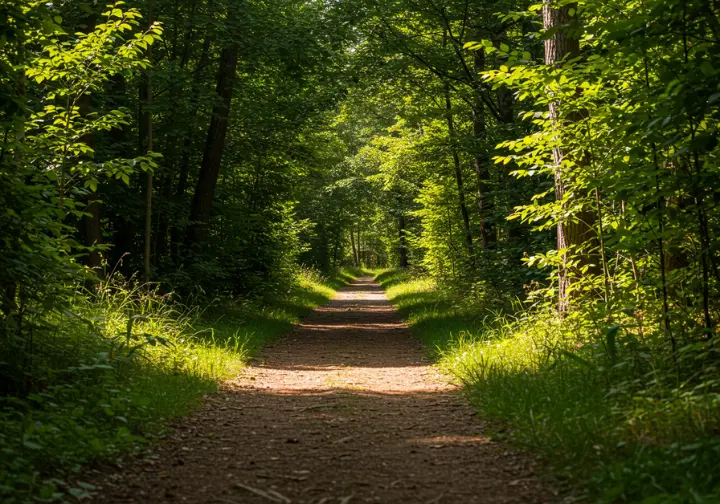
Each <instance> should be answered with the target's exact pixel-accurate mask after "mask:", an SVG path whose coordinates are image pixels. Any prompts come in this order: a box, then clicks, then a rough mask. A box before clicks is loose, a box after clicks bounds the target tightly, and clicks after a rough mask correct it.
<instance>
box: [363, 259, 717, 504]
mask: <svg viewBox="0 0 720 504" xmlns="http://www.w3.org/2000/svg"><path fill="white" fill-rule="evenodd" d="M377 278H378V280H379V281H380V282H381V284H383V285H384V286H385V288H386V289H387V293H388V297H389V298H390V299H391V301H392V302H393V303H394V304H395V305H396V306H397V307H398V309H399V310H400V311H401V312H402V313H403V314H404V315H405V317H407V319H408V321H409V323H410V324H411V326H412V328H413V329H414V331H415V332H416V334H417V335H418V336H419V337H420V338H422V339H423V340H424V341H425V342H426V343H427V344H428V346H429V347H430V348H431V349H432V352H433V353H434V356H435V357H436V359H437V360H438V363H439V365H440V366H441V367H442V368H443V369H444V370H445V371H447V372H448V373H452V374H453V375H454V376H456V377H457V378H458V379H459V380H461V381H462V383H463V384H464V385H465V390H466V392H467V394H468V396H469V398H470V399H471V401H472V402H473V404H474V405H475V406H476V407H477V408H478V411H479V412H480V413H481V414H483V415H485V416H488V417H490V418H493V419H496V420H499V421H500V422H501V424H502V425H504V426H506V428H504V429H502V430H499V431H498V433H497V435H498V436H500V437H504V436H509V437H510V438H511V440H512V441H514V442H515V443H518V444H520V445H522V446H523V447H526V448H530V449H532V450H533V451H535V452H537V453H539V454H541V455H542V456H544V458H545V459H546V460H547V461H548V462H550V463H552V464H553V466H554V469H555V472H556V473H557V474H558V475H559V476H560V477H566V478H568V479H569V480H570V481H571V482H573V483H575V484H577V487H578V490H577V495H576V496H577V497H578V498H582V500H584V501H600V502H643V503H674V502H678V503H680V502H683V503H684V502H708V503H709V502H720V472H719V471H718V469H717V468H718V467H720V380H718V378H717V376H718V366H717V365H716V362H717V355H716V353H717V352H716V351H713V350H709V349H708V348H712V347H707V346H703V347H702V348H688V349H686V351H685V352H686V353H685V354H684V355H685V357H683V354H681V357H680V359H681V360H686V361H687V362H675V361H673V360H672V359H670V358H668V357H666V356H664V355H663V354H662V353H661V352H660V351H658V350H657V348H656V347H655V346H654V345H653V341H652V337H648V338H644V339H643V338H640V337H637V334H636V332H634V331H631V330H626V329H625V328H623V327H622V326H621V325H616V326H613V327H611V328H602V329H601V330H599V329H598V328H597V327H596V326H595V325H593V324H592V323H590V322H588V321H587V320H572V319H566V320H562V321H561V320H559V319H558V318H557V317H555V316H554V315H553V314H548V313H521V314H519V315H518V316H517V317H507V316H500V315H498V314H493V313H487V312H483V311H482V309H481V308H478V307H472V306H471V305H467V304H463V303H458V302H457V300H456V299H452V298H451V297H449V296H448V295H447V294H445V293H443V292H441V291H440V290H439V289H437V288H436V287H435V286H434V284H433V283H432V282H431V281H428V280H424V279H414V278H411V277H410V276H408V275H407V274H403V273H398V272H394V271H385V272H380V273H379V274H378V276H377ZM628 325H629V322H628ZM701 359H703V360H702V362H700V360H701ZM713 359H714V360H713ZM690 361H692V362H690ZM685 367H687V368H688V369H693V370H696V372H685V371H683V369H684V368H685Z"/></svg>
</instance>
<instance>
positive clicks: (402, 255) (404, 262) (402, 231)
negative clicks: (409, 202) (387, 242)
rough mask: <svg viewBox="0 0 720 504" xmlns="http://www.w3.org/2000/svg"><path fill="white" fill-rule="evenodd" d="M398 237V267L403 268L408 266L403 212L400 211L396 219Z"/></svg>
mask: <svg viewBox="0 0 720 504" xmlns="http://www.w3.org/2000/svg"><path fill="white" fill-rule="evenodd" d="M398 228H399V234H400V236H399V238H400V267H401V268H402V269H405V268H407V267H408V266H409V263H408V250H407V236H406V232H407V229H406V225H405V214H403V213H401V214H400V218H399V219H398Z"/></svg>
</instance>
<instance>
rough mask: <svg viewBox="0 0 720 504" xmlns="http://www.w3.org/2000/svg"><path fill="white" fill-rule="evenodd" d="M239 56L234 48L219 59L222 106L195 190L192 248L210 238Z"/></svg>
mask: <svg viewBox="0 0 720 504" xmlns="http://www.w3.org/2000/svg"><path fill="white" fill-rule="evenodd" d="M238 52H239V47H238V46H237V44H231V45H229V46H227V47H226V48H225V49H223V51H222V55H221V57H220V69H219V71H218V77H217V94H218V96H219V98H220V102H219V103H218V104H217V105H215V107H213V113H212V119H211V120H210V128H209V129H208V135H207V143H206V145H205V153H204V155H203V162H202V166H201V167H200V177H199V179H198V183H197V186H196V187H195V197H194V198H193V205H192V211H191V213H190V221H191V223H190V230H189V233H188V243H189V244H190V245H192V244H194V243H198V242H200V241H202V240H204V239H205V238H206V237H207V234H208V221H209V220H210V216H211V214H212V203H213V197H214V196H215V186H216V185H217V181H218V177H219V175H220V165H221V162H222V155H223V150H224V149H225V137H226V136H227V129H228V120H229V116H230V105H231V102H232V95H233V87H234V84H235V71H236V69H237V62H238Z"/></svg>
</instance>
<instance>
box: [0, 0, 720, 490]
mask: <svg viewBox="0 0 720 504" xmlns="http://www.w3.org/2000/svg"><path fill="white" fill-rule="evenodd" d="M719 124H720V7H718V5H717V3H715V2H710V1H703V0H646V1H616V0H610V1H608V0H602V1H600V0H586V1H584V2H577V1H565V0H560V1H549V0H548V1H546V2H543V3H534V2H529V1H523V0H492V1H479V0H353V1H331V0H172V1H170V0H128V1H126V2H115V3H111V4H110V5H104V2H98V1H94V0H73V1H69V0H58V1H52V2H46V1H36V0H30V1H28V0H4V1H3V2H2V5H0V139H1V142H2V146H1V148H0V380H1V382H2V384H1V385H0V394H2V395H3V396H4V397H5V398H10V397H14V398H28V397H30V396H32V394H35V393H38V392H39V391H41V390H45V389H46V388H47V387H48V386H50V385H52V386H55V385H57V384H58V383H73V382H74V380H75V379H76V378H75V374H74V371H73V372H72V373H70V372H67V369H69V367H72V366H75V365H76V364H77V363H73V362H72V358H71V355H72V354H73V352H75V350H73V348H75V347H73V346H69V347H67V348H60V349H57V348H56V347H55V346H54V345H55V344H54V343H52V341H54V340H53V339H52V338H53V334H55V333H56V332H57V327H59V326H62V325H63V324H67V323H70V322H68V321H71V322H72V324H77V325H78V327H86V326H87V327H90V329H89V331H90V333H92V334H95V331H96V330H97V328H96V325H97V323H98V321H97V320H95V319H94V318H93V313H92V312H93V308H91V307H92V306H94V305H93V303H95V302H96V301H97V299H98V297H102V296H103V292H106V290H105V289H107V288H108V286H109V285H113V282H121V283H123V285H126V286H128V288H129V289H138V290H137V291H133V292H140V293H142V296H149V294H148V292H152V293H153V294H152V295H153V296H160V297H162V296H170V295H171V294H170V293H172V296H175V297H176V299H179V300H182V303H183V306H185V305H187V306H200V305H206V304H208V303H210V302H211V301H213V300H218V299H221V300H223V302H224V303H230V304H232V303H235V304H243V303H257V305H258V306H263V303H266V302H268V301H269V300H272V299H275V298H279V297H281V296H283V295H285V294H286V293H288V292H289V291H290V290H291V289H292V288H293V286H296V285H298V282H300V281H301V280H299V279H301V278H303V275H306V274H308V273H307V272H308V270H315V271H318V272H320V273H321V274H323V275H326V276H328V275H333V274H334V273H336V272H337V271H338V270H340V268H343V267H357V268H362V267H364V268H372V269H379V268H397V269H401V270H403V271H404V272H405V273H403V275H404V276H401V277H400V278H402V279H404V280H403V281H408V282H410V283H412V282H413V281H419V280H417V279H422V282H426V283H424V284H423V286H422V288H421V290H423V289H425V290H427V291H432V292H433V296H436V297H435V298H433V299H434V301H433V302H434V303H435V302H437V303H441V304H439V305H437V306H441V305H442V306H447V310H448V313H450V312H451V311H452V312H453V313H455V314H457V313H461V314H462V316H463V317H466V318H467V319H468V320H471V324H470V326H468V327H467V328H465V329H467V331H465V329H463V331H465V332H462V333H460V334H457V333H455V334H454V335H451V336H449V340H448V341H447V342H446V344H447V347H444V350H445V351H447V352H453V351H455V352H456V353H457V355H466V354H467V353H468V352H470V354H472V355H474V357H473V359H475V360H473V362H472V364H468V366H471V367H472V366H475V367H473V369H481V371H477V372H476V373H475V374H473V372H469V371H468V372H467V373H466V374H463V373H465V371H462V370H460V371H457V370H456V371H457V372H458V373H459V374H460V375H462V376H461V377H462V379H463V380H465V381H466V382H467V383H469V384H470V386H474V385H473V384H476V382H484V383H486V384H492V386H493V387H502V386H504V385H502V383H510V382H509V381H508V380H509V378H508V377H509V376H510V375H512V376H515V375H516V374H517V373H518V372H520V371H518V370H522V373H521V374H523V373H524V374H523V376H526V377H528V376H530V377H532V379H534V380H538V381H537V383H541V382H542V383H547V382H543V381H542V380H551V381H552V380H554V379H555V378H548V376H550V377H554V376H555V375H553V373H556V372H562V369H563V366H568V367H571V368H572V369H573V370H574V371H568V373H570V374H569V376H575V378H577V377H578V376H581V377H584V378H581V379H580V378H577V379H580V380H581V381H582V380H584V379H587V380H588V383H591V384H593V386H594V387H596V389H597V390H598V391H599V392H598V394H599V395H598V397H602V398H603V399H597V400H598V401H606V402H603V404H605V405H606V407H607V409H606V410H605V413H607V415H608V417H611V418H612V419H611V420H607V422H608V425H610V426H611V428H613V429H614V428H615V426H619V425H623V426H624V427H622V428H621V427H617V428H618V429H620V430H622V434H618V437H617V438H612V439H613V442H617V443H626V444H632V443H634V442H640V444H642V443H643V442H644V441H642V440H644V439H646V438H649V439H654V440H655V441H656V442H657V443H654V442H651V443H649V444H650V445H654V446H656V447H657V449H658V450H661V448H659V447H661V446H662V447H668V446H669V448H667V450H668V452H667V453H665V452H663V454H662V455H659V457H660V458H662V457H670V458H672V459H673V460H675V461H678V460H680V461H682V463H680V462H677V464H680V466H681V470H679V474H682V475H685V476H687V475H688V474H696V476H692V477H690V476H687V478H689V480H692V483H687V481H686V480H687V478H685V476H679V478H680V479H679V480H673V482H669V483H668V488H664V489H663V491H664V492H666V495H671V494H672V495H678V496H681V497H678V498H679V499H681V500H679V502H680V501H683V502H684V500H682V499H684V498H685V497H686V496H687V495H690V494H693V495H695V493H697V495H709V496H715V497H717V496H718V495H719V494H718V492H719V490H718V488H720V486H718V485H720V482H719V481H718V479H717V475H714V476H710V475H709V472H708V470H707V468H708V467H712V466H713V464H714V463H715V462H718V461H719V460H720V459H718V456H717V453H716V452H717V450H718V446H719V445H718V440H717V433H718V430H717V429H718V428H719V426H720V388H719V387H720V382H718V379H717V371H718V367H717V362H718V358H719V355H718V351H717V345H718V341H719V340H718V332H717V331H718V327H717V326H718V322H719V321H720V302H719V300H720V253H719V251H720V242H719V241H718V240H719V239H720V218H719V217H718V216H719V215H720V213H719V212H718V205H719V204H720V179H719V178H718V177H719V175H720V173H719V172H720V160H719V156H720V146H719V145H718V126H719ZM410 279H414V280H410ZM398 281H399V280H398ZM408 285H409V284H408ZM391 287H392V286H391ZM416 287H417V285H416ZM148 289H150V290H148ZM138 295H140V294H138ZM79 298H82V299H83V301H82V303H86V304H84V305H83V306H84V307H85V308H82V309H80V308H79V307H78V303H79V301H78V300H79ZM103 299H104V298H103ZM148 299H150V298H148ZM178 302H180V301H178ZM433 306H435V305H433ZM135 315H136V314H132V316H135ZM130 320H136V319H132V318H131V319H130ZM481 320H482V321H483V323H482V324H480V322H479V321H481ZM137 321H138V323H140V322H143V321H144V319H142V320H141V319H137ZM133 323H134V322H130V323H129V325H128V327H129V329H128V330H127V335H128V341H129V340H130V336H131V334H132V324H133ZM504 324H509V325H507V326H505V327H511V329H508V331H507V332H506V333H503V334H505V336H507V341H510V343H508V345H509V347H511V346H512V345H515V344H517V345H521V343H519V342H517V341H515V340H513V338H514V337H515V336H517V335H519V334H521V333H522V334H531V335H532V334H534V335H535V336H533V338H535V339H533V340H532V341H529V340H528V341H526V342H525V343H526V344H527V345H529V346H528V347H527V348H529V349H530V350H528V351H529V353H530V354H532V355H537V356H538V358H537V360H532V362H525V361H522V362H520V361H517V362H516V361H513V358H512V357H508V356H507V355H504V354H502V355H500V357H498V358H499V362H505V363H509V364H507V367H505V368H503V367H502V366H501V365H498V367H493V366H492V365H489V364H488V365H487V366H485V367H483V365H480V364H478V363H482V362H484V363H485V364H487V361H485V360H484V359H486V358H487V359H490V358H491V357H487V356H484V357H481V356H480V354H481V353H482V351H481V345H482V344H485V343H486V342H487V341H489V340H490V339H492V338H494V337H495V336H492V337H491V336H488V334H491V333H492V334H497V331H498V329H497V327H500V326H503V325H504ZM78 327H75V326H73V329H72V331H79V330H80V329H78ZM85 330H86V329H82V331H85ZM493 331H495V332H493ZM500 332H502V331H500ZM466 333H467V334H466ZM98 337H99V336H98ZM513 341H515V343H513ZM146 343H147V344H150V345H154V346H158V345H159V346H160V347H162V346H164V345H165V342H164V341H163V336H162V335H160V336H159V339H158V337H155V336H153V337H151V338H150V339H149V340H147V342H146ZM103 344H104V343H103ZM523 344H524V343H523ZM93 345H95V343H93ZM101 346H102V345H101ZM518 348H520V347H518ZM522 348H526V347H522ZM96 350H98V348H96V347H95V346H92V351H91V352H90V353H92V354H93V355H96V354H97V353H98V352H97V351H96ZM503 351H504V350H502V351H500V350H498V352H500V353H502V352H503ZM522 351H523V352H524V351H525V350H522ZM54 352H55V353H56V354H60V353H62V355H63V357H62V359H56V360H54V358H51V357H49V355H51V354H53V353H54ZM462 352H465V353H464V354H463V353H462ZM473 352H476V354H473ZM518 352H520V350H518ZM100 353H105V354H107V355H106V356H105V357H103V359H105V360H102V362H101V361H97V362H95V364H94V365H98V366H107V369H106V371H108V373H110V372H112V369H119V368H121V367H122V366H124V365H125V364H122V363H119V362H114V361H113V360H112V358H110V357H108V355H111V354H112V352H111V353H109V354H108V353H107V352H105V351H103V352H100ZM45 354H47V355H45ZM88 355H89V354H88ZM453 355H455V354H453ZM483 355H485V354H483ZM88 358H89V357H88ZM93 358H95V357H93ZM468 358H469V357H468ZM108 359H109V360H108ZM468 362H469V361H468ZM478 366H479V368H478ZM50 368H52V369H50ZM97 369H104V368H102V367H101V368H97ZM465 369H466V370H467V369H468V368H465ZM514 373H515V374H514ZM573 373H575V374H573ZM527 379H528V380H530V378H527ZM558 380H559V379H558ZM486 386H490V385H486ZM478 387H480V388H477V389H475V390H476V392H477V394H478V397H481V398H480V399H478V401H479V403H478V404H481V405H482V407H486V408H489V406H488V405H492V404H494V403H492V401H493V400H497V401H500V399H498V398H497V397H496V398H495V399H493V398H492V397H491V396H492V394H490V393H489V392H487V391H486V390H485V389H483V388H482V387H481V386H480V385H478ZM518 387H519V389H518V390H520V389H522V390H525V389H526V388H527V387H525V388H523V387H524V386H523V387H520V385H518ZM528 387H529V386H528ZM538 387H539V388H538V389H537V390H536V389H533V388H532V387H529V388H527V389H528V390H531V391H534V392H533V393H537V394H538V395H542V394H541V393H540V392H538V390H540V389H541V385H538ZM557 387H560V385H557ZM557 387H556V389H557ZM494 390H497V388H496V389H494ZM650 390H652V392H649V391H650ZM575 392H577V391H575ZM575 392H573V391H572V390H570V391H568V392H567V396H566V397H573V396H572V393H575ZM578 393H579V392H578ZM585 393H586V392H582V394H585ZM493 397H494V396H493ZM593 397H595V396H593ZM607 397H610V399H607ZM638 397H640V398H641V399H638ZM557 400H558V401H560V399H557ZM483 401H486V402H483ZM488 401H489V402H488ZM571 402H572V401H571ZM3 404H5V403H3ZM8 404H9V403H8ZM633 405H635V406H633ZM10 407H11V408H12V407H14V406H12V405H10ZM23 407H26V406H23ZM633 408H638V409H637V410H635V409H633ZM523 411H525V410H523ZM611 411H612V412H611ZM641 412H642V413H641ZM526 414H527V411H525V412H524V413H522V414H521V413H510V412H509V410H507V411H506V410H502V409H501V408H500V409H498V410H497V411H496V415H497V416H498V417H500V418H502V419H504V420H509V421H510V422H513V421H515V422H521V420H518V418H520V417H522V418H525V417H524V416H522V415H526ZM578 414H579V415H580V413H578ZM582 414H584V413H582ZM603 414H604V413H603ZM655 414H657V415H659V416H660V417H662V418H663V419H664V420H662V421H659V422H660V423H661V424H662V425H661V426H659V427H658V426H652V425H651V424H652V422H651V421H650V420H648V418H649V417H650V416H652V415H655ZM512 415H519V417H516V418H515V419H514V420H513V418H510V417H512ZM530 415H532V410H531V411H530ZM548 415H550V413H548ZM568 415H569V416H572V415H571V414H568ZM643 415H647V416H643ZM11 416H12V415H11ZM603 418H604V417H603ZM558 421H560V420H557V421H556V422H558ZM600 422H601V423H602V421H600ZM628 422H630V424H632V425H634V427H633V428H629V430H623V429H626V427H627V425H629V424H628ZM633 422H635V423H633ZM663 422H664V423H663ZM550 423H552V422H550ZM548 428H549V429H550V428H551V427H548ZM0 432H1V431H0ZM128 432H130V431H128ZM613 432H615V431H613ZM576 435H577V436H582V435H583V434H578V433H576ZM1 436H2V434H0V440H1V439H2V437H1ZM700 438H701V439H703V440H707V443H706V444H703V445H702V447H698V448H697V451H695V450H684V449H683V448H682V446H687V445H688V444H689V443H691V441H694V440H696V439H700ZM638 440H640V441H638ZM675 441H677V442H678V443H680V444H678V445H677V446H674V445H673V444H672V443H673V442H675ZM533 442H534V441H533ZM533 442H529V444H531V445H532V444H533ZM598 443H599V442H598ZM618 446H625V445H618ZM615 448H617V446H616V447H614V448H613V449H615ZM585 449H586V450H588V452H592V451H593V450H592V448H590V447H588V446H585V447H584V448H583V450H585ZM618 449H620V448H618ZM663 449H664V448H663ZM689 451H692V454H689V453H686V452H689ZM583 453H584V452H583ZM668 453H670V455H668ZM712 453H715V454H714V455H713V454H712ZM691 456H692V457H695V458H694V459H692V460H691V459H689V458H688V457H691ZM603 463H604V462H603ZM608 464H610V463H609V462H608ZM682 464H684V465H682ZM651 465H652V464H651ZM638 467H639V466H638ZM673 468H674V466H672V467H671V466H668V465H665V466H663V468H661V469H657V467H656V468H650V469H647V468H646V469H642V470H639V469H638V471H640V472H639V473H638V474H641V476H639V479H640V480H643V481H645V482H646V483H647V481H650V480H653V478H655V476H657V475H659V474H670V473H672V472H673ZM675 469H676V467H675ZM3 470H5V469H4V468H3V466H2V463H0V475H2V474H3V472H2V471H3ZM642 471H645V472H642ZM653 471H656V472H653ZM663 471H665V472H664V473H663ZM620 472H622V471H620ZM611 473H612V474H615V473H613V470H611V469H608V470H607V473H606V476H603V477H607V478H610V479H611V480H612V479H613V478H615V480H623V481H624V478H627V479H628V480H630V479H632V478H631V477H630V476H623V475H617V474H615V475H614V476H607V474H611ZM633 474H635V473H633ZM683 478H685V479H683ZM671 479H672V478H671ZM615 480H614V481H615ZM689 480H688V481H689ZM603 481H604V483H603V485H605V488H607V487H609V486H610V484H609V483H607V481H608V480H603ZM615 483H617V481H615ZM646 483H643V484H642V485H645V486H642V485H641V486H642V489H640V490H637V492H640V493H637V494H633V493H632V491H630V490H627V488H629V487H625V486H623V484H620V483H617V485H619V488H620V490H618V493H617V495H610V494H608V495H609V497H607V496H606V497H607V498H608V499H609V500H613V499H615V498H617V499H620V498H622V499H627V500H628V501H639V500H636V499H639V498H640V497H642V496H645V495H648V494H647V493H643V492H649V490H647V488H649V487H651V486H652V484H651V483H647V484H646ZM633 484H634V483H633ZM2 485H3V480H2V477H0V496H2V495H3V493H2V492H4V491H5V490H2ZM628 485H630V486H632V485H631V484H629V483H628ZM633 488H634V487H633ZM633 491H634V490H633ZM8 492H9V490H8ZM623 492H629V493H623ZM683 492H684V493H683ZM693 492H695V493H693ZM8 495H9V494H8Z"/></svg>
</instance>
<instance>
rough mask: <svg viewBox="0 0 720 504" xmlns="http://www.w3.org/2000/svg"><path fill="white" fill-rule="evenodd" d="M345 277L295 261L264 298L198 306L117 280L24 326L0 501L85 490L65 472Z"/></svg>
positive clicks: (211, 377)
mask: <svg viewBox="0 0 720 504" xmlns="http://www.w3.org/2000/svg"><path fill="white" fill-rule="evenodd" d="M353 278H354V276H353V273H352V272H348V271H345V272H341V273H339V274H337V275H335V276H333V277H332V278H325V277H323V276H321V275H318V274H316V273H313V272H310V271H304V272H301V274H300V275H299V276H298V278H297V281H296V282H295V283H294V284H293V285H291V286H290V287H289V288H288V290H287V292H286V295H284V296H280V297H279V298H276V299H273V300H272V301H271V302H268V301H265V302H261V301H257V300H254V301H250V300H233V301H228V300H223V301H222V302H218V303H215V304H214V305H211V306H210V307H207V308H205V309H202V310H201V309H200V308H199V307H197V306H194V305H192V304H184V303H182V302H179V300H176V299H174V298H173V295H172V294H161V293H160V291H159V290H157V289H156V288H152V287H148V286H145V285H138V284H131V283H127V282H122V281H111V282H109V283H108V284H105V285H102V286H100V288H99V289H97V291H94V292H91V293H85V294H84V295H78V296H77V297H76V299H75V300H74V301H73V303H72V309H71V310H65V311H63V312H61V313H60V314H58V315H55V316H53V317H52V319H51V322H52V323H53V326H54V329H53V331H52V332H42V333H39V334H38V335H37V336H36V337H35V340H34V345H35V347H34V353H33V361H32V367H27V368H26V372H27V373H32V377H33V380H34V381H33V384H32V393H30V394H29V395H28V396H27V397H22V398H9V397H6V398H0V407H1V409H0V454H1V456H0V500H2V502H3V503H13V502H27V501H28V500H31V499H40V500H43V501H54V500H59V499H64V498H66V497H67V496H68V495H72V496H74V497H82V496H83V495H87V494H88V492H91V491H92V488H90V487H88V486H87V485H84V484H78V483H77V481H76V479H77V478H78V475H80V474H82V467H83V466H85V465H87V464H90V463H93V462H95V461H98V460H108V459H112V457H114V456H115V455H116V454H118V453H122V452H128V451H133V450H138V449H142V447H143V446H144V445H145V443H146V441H145V439H146V438H149V437H152V436H153V435H155V434H158V433H160V432H162V429H163V428H164V425H165V421H166V420H168V419H170V418H173V417H177V416H179V415H184V414H187V413H190V412H191V411H192V410H193V408H195V407H196V406H198V404H200V402H201V401H202V398H203V397H204V396H205V395H206V394H210V393H213V392H215V391H216V390H217V389H218V387H219V385H220V384H222V383H223V382H224V381H226V380H229V379H232V378H233V377H235V376H237V374H238V373H239V372H240V371H241V370H242V368H243V367H244V366H245V365H247V363H248V361H249V360H250V359H251V358H252V356H253V355H254V353H255V352H256V351H257V350H258V349H259V348H261V347H262V346H263V345H264V344H265V343H267V342H268V341H271V340H273V339H275V338H277V337H279V336H281V335H282V334H284V333H286V332H288V331H289V330H290V329H292V327H293V326H294V325H295V324H297V323H298V322H299V321H300V318H301V317H303V316H305V315H307V314H308V313H310V312H311V311H312V310H313V309H315V308H317V307H318V306H320V305H321V304H324V303H325V302H327V301H328V300H329V299H330V298H332V297H333V296H334V295H335V289H336V288H339V287H341V286H343V285H345V283H346V282H348V281H351V280H352V279H353ZM12 358H13V355H11V353H10V351H9V349H0V365H8V364H11V365H15V366H16V367H17V368H18V369H22V368H21V366H25V364H24V363H25V360H26V359H24V360H22V361H18V362H17V363H13V362H12V361H11V359H12ZM4 361H5V362H4Z"/></svg>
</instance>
